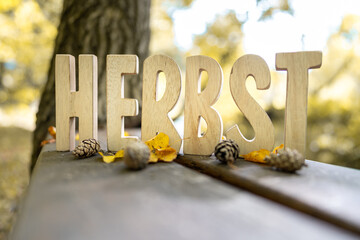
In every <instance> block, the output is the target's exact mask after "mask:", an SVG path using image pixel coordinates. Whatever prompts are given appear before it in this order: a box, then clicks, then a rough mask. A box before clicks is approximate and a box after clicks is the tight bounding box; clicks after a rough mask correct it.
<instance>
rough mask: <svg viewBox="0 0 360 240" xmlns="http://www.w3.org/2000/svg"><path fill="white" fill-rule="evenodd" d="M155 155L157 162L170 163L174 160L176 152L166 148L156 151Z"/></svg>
mask: <svg viewBox="0 0 360 240" xmlns="http://www.w3.org/2000/svg"><path fill="white" fill-rule="evenodd" d="M156 155H157V156H158V158H159V160H162V161H164V162H171V161H173V160H174V159H175V158H176V156H177V152H176V150H175V149H174V148H172V147H167V148H164V149H159V150H157V151H156Z"/></svg>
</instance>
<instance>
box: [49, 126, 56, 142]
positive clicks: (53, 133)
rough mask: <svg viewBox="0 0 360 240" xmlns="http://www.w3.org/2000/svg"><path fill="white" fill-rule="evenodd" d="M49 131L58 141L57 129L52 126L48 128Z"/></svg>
mask: <svg viewBox="0 0 360 240" xmlns="http://www.w3.org/2000/svg"><path fill="white" fill-rule="evenodd" d="M48 131H49V133H50V135H51V136H52V137H53V138H54V139H56V128H55V127H54V126H50V127H49V128H48Z"/></svg>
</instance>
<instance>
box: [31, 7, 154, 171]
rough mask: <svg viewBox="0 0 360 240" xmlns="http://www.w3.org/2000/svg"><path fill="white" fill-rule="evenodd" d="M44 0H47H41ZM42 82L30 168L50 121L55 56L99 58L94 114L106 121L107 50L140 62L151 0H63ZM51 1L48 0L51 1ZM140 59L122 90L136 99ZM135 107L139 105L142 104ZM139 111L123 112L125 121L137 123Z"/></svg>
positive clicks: (144, 52)
mask: <svg viewBox="0 0 360 240" xmlns="http://www.w3.org/2000/svg"><path fill="white" fill-rule="evenodd" d="M43 2H47V3H49V1H43ZM61 2H63V10H62V13H61V16H60V19H59V20H60V21H59V26H58V31H57V36H56V40H55V41H54V51H53V55H52V57H51V63H50V65H49V71H48V75H47V82H46V84H45V85H44V86H43V92H42V94H41V100H40V103H39V108H38V112H37V114H36V129H35V131H34V134H33V153H32V161H31V168H33V166H34V164H35V161H36V159H37V157H38V155H39V153H40V150H41V146H40V143H41V141H43V140H44V139H45V138H46V136H47V134H48V131H47V128H48V127H49V126H55V98H54V96H55V56H56V54H65V53H66V54H71V55H73V56H75V57H76V58H77V56H78V55H79V54H83V53H89V54H94V55H95V56H97V58H98V106H99V108H98V119H99V126H100V127H105V125H106V94H105V92H106V86H105V84H106V56H107V55H108V54H134V55H137V56H138V57H139V62H141V63H142V62H143V61H144V60H145V59H146V58H147V57H148V54H149V42H150V7H151V0H121V1H108V0H63V1H61ZM50 5H51V3H50ZM142 72H143V71H142V64H140V66H139V73H140V74H139V75H132V76H129V78H133V79H131V80H130V81H126V82H125V96H127V97H128V98H135V99H138V100H139V103H141V95H142V94H141V86H142V76H141V73H142ZM139 111H141V104H140V108H139ZM140 120H141V119H140V116H136V117H131V118H126V119H125V125H126V127H135V126H136V127H138V126H140Z"/></svg>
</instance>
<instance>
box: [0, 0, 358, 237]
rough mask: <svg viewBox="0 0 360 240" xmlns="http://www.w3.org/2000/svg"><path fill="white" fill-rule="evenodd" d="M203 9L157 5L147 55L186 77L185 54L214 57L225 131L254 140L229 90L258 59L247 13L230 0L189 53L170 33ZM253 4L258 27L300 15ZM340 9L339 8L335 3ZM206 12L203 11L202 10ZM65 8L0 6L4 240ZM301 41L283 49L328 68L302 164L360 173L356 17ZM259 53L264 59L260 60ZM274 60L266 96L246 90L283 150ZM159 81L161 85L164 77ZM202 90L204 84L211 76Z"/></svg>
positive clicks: (56, 2)
mask: <svg viewBox="0 0 360 240" xmlns="http://www.w3.org/2000/svg"><path fill="white" fill-rule="evenodd" d="M199 1H200V0H163V1H161V0H152V3H151V10H150V11H151V21H150V26H151V41H150V55H152V54H160V53H161V54H166V55H168V56H170V57H172V58H174V59H175V61H176V62H177V63H178V64H179V66H180V68H181V70H182V74H183V79H185V78H184V77H185V59H186V56H190V55H197V54H202V55H207V56H210V57H213V58H214V59H216V60H217V61H218V62H219V63H220V65H221V66H222V68H223V72H224V86H223V91H222V94H221V97H220V99H219V101H218V103H217V104H216V105H215V108H216V109H218V111H219V112H220V114H221V116H222V118H223V122H224V130H226V129H228V128H229V127H231V126H232V125H233V124H239V127H240V129H241V130H242V131H243V133H244V134H245V136H246V137H248V138H252V137H253V131H252V129H251V126H250V125H249V123H248V122H247V120H246V119H244V117H243V115H242V114H241V112H240V111H239V110H238V109H237V107H236V105H235V103H234V102H233V100H232V98H231V95H230V91H229V87H228V81H229V74H230V70H231V67H232V64H233V63H234V62H235V60H236V59H237V58H239V57H240V56H242V55H244V54H248V53H254V52H247V51H246V47H245V46H244V45H246V44H245V40H246V37H247V36H246V34H245V33H244V28H246V26H247V25H249V24H250V23H248V22H249V14H251V12H249V11H247V9H246V8H244V7H243V6H241V5H240V1H233V9H228V10H226V11H223V12H221V13H218V14H217V15H215V16H214V17H213V19H212V20H211V21H210V22H205V23H203V24H205V25H206V27H205V30H204V31H203V32H201V33H199V34H195V35H193V36H192V41H191V44H190V45H189V46H188V47H184V46H182V45H181V44H178V42H179V41H181V40H179V39H180V38H179V39H176V36H175V31H174V25H175V24H179V23H177V22H176V16H177V14H178V13H179V12H180V11H186V10H189V9H191V8H193V7H194V6H195V4H196V2H199ZM241 2H242V1H241ZM248 2H250V3H251V4H252V5H253V6H255V8H256V9H258V10H259V11H260V12H261V14H260V15H259V16H258V18H257V19H256V21H255V24H267V23H269V22H271V21H272V20H273V19H274V18H276V17H277V16H279V15H281V16H288V17H290V18H296V16H297V9H296V8H295V7H293V5H294V4H293V2H295V0H294V1H291V0H289V1H287V0H249V1H248ZM297 2H298V1H297ZM330 2H331V1H330ZM345 2H346V1H345ZM219 4H220V3H219ZM338 4H343V3H340V1H339V2H338ZM317 6H319V5H317ZM311 7H316V6H311ZM206 8H207V6H205V5H204V6H203V11H204V12H206V11H207V10H206ZM61 10H62V1H61V0H2V1H1V2H0V239H3V238H5V237H6V234H7V232H8V231H9V229H10V226H11V219H12V217H13V213H14V212H16V206H17V201H18V199H19V196H20V195H21V194H22V192H23V190H24V189H25V188H26V186H27V183H28V179H29V174H28V164H29V160H30V154H31V145H32V140H31V139H32V137H31V132H32V131H33V130H34V127H35V114H36V112H37V108H38V104H39V97H40V95H41V91H42V89H43V87H44V84H45V82H46V80H47V73H48V69H49V64H50V59H51V56H52V54H53V49H54V44H55V43H54V40H55V38H56V35H57V26H58V25H59V21H60V14H61ZM317 11H318V12H319V18H321V12H322V11H327V9H326V8H321V9H318V10H317ZM197 17H199V19H201V17H200V16H197V15H195V16H192V21H194V22H196V21H197ZM199 21H200V20H199ZM312 21H317V19H312ZM252 24H254V23H252ZM250 26H251V25H250ZM293 27H299V26H293ZM187 28H189V29H190V28H191V26H189V25H188V26H185V29H184V30H183V31H185V32H186V31H187ZM282 30H283V31H282V34H283V35H286V34H287V33H288V32H287V29H282ZM189 31H190V30H189ZM319 31H320V30H319ZM274 34H278V33H274ZM272 37H277V38H282V37H283V36H282V35H275V36H272ZM305 37H307V36H306V35H305V34H304V35H303V38H305ZM303 38H302V39H299V41H300V42H302V43H303V44H302V46H301V48H300V49H299V48H298V47H294V49H288V48H286V49H284V50H280V51H284V52H285V51H299V50H320V51H323V64H322V67H321V68H320V69H318V70H313V71H311V72H310V78H309V79H310V81H309V99H308V129H307V144H308V147H307V155H306V157H307V158H308V159H313V160H316V161H321V162H326V163H331V164H336V165H341V166H347V167H352V168H357V169H360V147H359V146H360V135H358V133H360V99H359V98H360V97H359V96H360V81H359V80H360V68H359V67H358V66H359V65H360V13H359V14H357V15H354V14H344V15H343V16H342V19H341V20H339V22H338V28H337V29H334V31H333V32H331V33H329V35H328V37H327V39H326V40H325V41H324V42H323V43H322V48H321V49H309V48H307V46H306V44H304V39H303ZM255 44H258V45H259V48H260V45H261V47H262V48H264V47H266V48H269V49H271V48H272V47H273V46H272V45H271V44H269V45H267V44H266V39H259V42H258V43H255ZM264 45H265V46H264ZM256 54H259V55H260V56H262V55H261V52H259V53H256ZM265 60H267V59H265ZM267 61H268V60H267ZM272 61H273V62H271V63H270V62H268V64H269V68H270V69H271V70H272V72H271V75H272V85H271V87H270V89H269V90H266V91H258V90H256V87H255V84H254V81H250V80H249V81H247V87H248V89H249V91H250V92H251V94H252V96H253V97H254V98H255V99H256V100H257V101H258V102H259V103H260V105H261V106H262V107H263V108H264V109H265V110H266V111H267V113H268V114H269V116H270V118H271V119H272V121H273V123H274V125H275V132H276V144H277V145H279V144H281V143H282V142H283V135H284V133H283V128H284V107H285V94H286V73H284V72H276V71H275V70H274V69H275V66H274V61H275V52H274V53H273V60H272ZM140 64H142V63H140ZM160 82H162V83H163V86H165V84H164V83H165V80H164V79H160ZM202 85H203V86H204V85H206V79H205V78H204V79H202ZM160 91H161V90H160ZM181 107H182V105H181V101H180V103H179V107H178V109H177V110H175V113H174V115H178V113H179V109H180V111H181Z"/></svg>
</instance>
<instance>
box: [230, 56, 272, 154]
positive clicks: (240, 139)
mask: <svg viewBox="0 0 360 240" xmlns="http://www.w3.org/2000/svg"><path fill="white" fill-rule="evenodd" d="M249 76H252V77H254V79H255V82H256V87H257V89H258V90H266V89H268V88H269V87H270V84H271V76H270V71H269V68H268V66H267V64H266V62H265V61H264V60H263V59H262V58H261V57H259V56H257V55H251V54H248V55H244V56H242V57H241V58H239V59H238V60H237V61H236V62H235V63H234V65H233V67H232V70H231V74H230V91H231V94H232V97H233V99H234V101H235V103H236V105H237V106H238V108H239V109H240V111H241V112H242V113H243V114H244V116H245V117H246V118H247V119H248V120H249V122H250V124H251V126H252V127H253V129H254V132H255V137H254V138H253V139H251V140H248V139H246V138H245V137H244V135H243V134H242V133H241V131H240V129H239V127H238V125H234V126H233V127H231V128H230V129H229V130H227V131H226V133H225V136H226V138H228V139H232V140H234V141H235V142H236V143H237V144H238V145H239V147H240V154H247V153H249V152H252V151H256V150H259V149H267V150H269V151H272V149H273V147H274V142H275V135H274V126H273V124H272V122H271V119H270V118H269V116H268V115H267V114H266V112H265V111H264V109H262V108H261V107H260V105H259V104H258V103H257V102H256V101H255V100H254V99H253V98H252V97H251V95H250V94H249V92H248V91H247V89H246V84H245V83H246V80H247V78H248V77H249Z"/></svg>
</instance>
